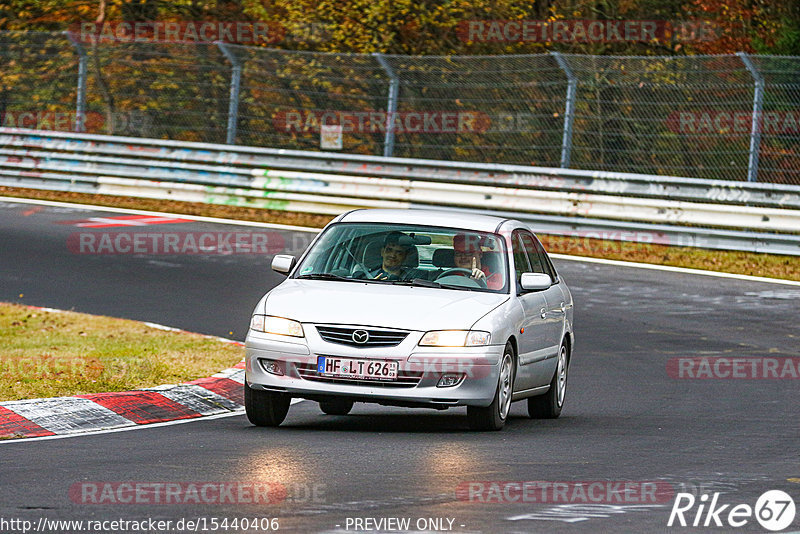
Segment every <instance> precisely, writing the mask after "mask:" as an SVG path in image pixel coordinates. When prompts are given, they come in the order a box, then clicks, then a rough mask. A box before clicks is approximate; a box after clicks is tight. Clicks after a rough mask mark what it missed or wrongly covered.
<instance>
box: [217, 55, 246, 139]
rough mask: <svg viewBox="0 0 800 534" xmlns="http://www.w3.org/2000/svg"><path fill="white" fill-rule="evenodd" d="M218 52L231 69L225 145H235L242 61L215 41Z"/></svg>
mask: <svg viewBox="0 0 800 534" xmlns="http://www.w3.org/2000/svg"><path fill="white" fill-rule="evenodd" d="M215 44H216V45H217V47H218V48H219V49H220V51H221V52H222V53H223V54H224V55H225V57H226V58H228V61H230V62H231V65H232V66H233V68H232V69H231V94H230V98H229V100H228V128H227V132H228V133H227V135H226V138H225V143H226V144H228V145H235V144H236V126H237V124H238V122H239V91H240V90H241V87H242V61H241V60H240V59H239V58H238V57H237V56H236V54H235V53H234V52H233V51H232V50H231V49H230V48H229V47H228V44H227V43H223V42H222V41H215Z"/></svg>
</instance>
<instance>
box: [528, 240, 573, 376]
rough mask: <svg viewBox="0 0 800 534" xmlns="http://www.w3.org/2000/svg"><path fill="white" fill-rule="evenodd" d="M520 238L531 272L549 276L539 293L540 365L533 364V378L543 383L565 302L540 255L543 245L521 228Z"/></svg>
mask: <svg viewBox="0 0 800 534" xmlns="http://www.w3.org/2000/svg"><path fill="white" fill-rule="evenodd" d="M519 237H520V240H521V241H522V245H523V247H524V249H525V254H526V256H527V258H528V263H529V265H530V268H531V271H530V272H533V273H542V274H546V275H548V276H550V281H551V282H552V284H553V285H551V286H550V287H549V288H548V289H546V290H545V291H541V292H539V294H540V295H541V296H543V297H544V300H545V304H544V308H545V312H544V314H542V315H541V317H542V323H541V328H540V331H539V332H538V333H537V336H541V339H542V343H543V345H544V348H543V349H542V352H541V353H540V354H539V357H540V359H541V361H542V365H541V366H538V367H537V372H539V373H541V376H538V375H537V378H536V380H542V381H543V382H544V383H549V382H550V379H551V378H552V376H553V372H554V371H555V364H556V356H558V349H559V347H560V345H561V336H562V335H563V332H564V317H565V303H564V294H563V292H562V291H561V287H560V285H559V284H558V283H557V282H558V280H557V278H556V276H555V272H553V270H552V269H551V268H550V264H549V263H548V261H547V259H546V258H545V256H544V248H543V247H542V245H541V243H539V240H538V239H536V237H535V236H534V235H533V234H532V233H531V232H528V231H526V230H521V231H520V233H519Z"/></svg>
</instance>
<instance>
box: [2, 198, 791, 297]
mask: <svg viewBox="0 0 800 534" xmlns="http://www.w3.org/2000/svg"><path fill="white" fill-rule="evenodd" d="M0 202H20V203H24V204H41V205H44V206H56V207H70V208H81V209H87V210H95V211H111V212H119V213H132V214H140V215H164V216H170V217H183V218H186V219H192V220H195V221H200V222H209V223H218V224H235V225H240V226H255V227H258V228H272V229H276V230H288V231H296V232H311V233H318V232H319V231H320V230H321V228H309V227H307V226H291V225H288V224H276V223H263V222H255V221H238V220H236V219H220V218H217V217H200V216H198V215H183V214H181V213H165V212H160V211H144V210H132V209H128V208H113V207H108V206H94V205H92V204H73V203H71V202H55V201H52V200H39V199H35V198H17V197H3V196H0ZM550 257H553V258H558V259H562V260H569V261H583V262H587V263H603V264H606V265H618V266H620V267H633V268H637V269H654V270H661V271H671V272H676V273H683V274H693V275H699V276H716V277H719V278H732V279H734V280H746V281H750V282H766V283H768V284H786V285H792V286H800V281H796V280H782V279H780V278H767V277H763V276H750V275H746V274H732V273H722V272H719V271H705V270H703V269H689V268H686V267H672V266H669V265H656V264H653V263H637V262H632V261H620V260H606V259H603V258H590V257H587V256H571V255H568V254H550Z"/></svg>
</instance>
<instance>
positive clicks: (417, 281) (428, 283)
mask: <svg viewBox="0 0 800 534" xmlns="http://www.w3.org/2000/svg"><path fill="white" fill-rule="evenodd" d="M392 284H394V285H397V286H420V287H442V284H440V283H439V282H431V281H430V280H425V279H424V278H414V279H413V280H392Z"/></svg>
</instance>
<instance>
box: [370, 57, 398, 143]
mask: <svg viewBox="0 0 800 534" xmlns="http://www.w3.org/2000/svg"><path fill="white" fill-rule="evenodd" d="M372 55H373V56H375V59H377V60H378V63H380V65H381V67H383V70H384V71H386V75H387V76H388V77H389V101H388V102H387V103H386V137H385V139H384V141H383V155H384V157H387V158H388V157H391V156H392V155H393V154H394V115H395V113H397V95H398V94H399V92H400V80H398V79H397V75H396V74H395V72H394V69H393V68H392V66H391V65H389V62H388V61H386V58H385V57H383V54H381V53H380V52H373V54H372Z"/></svg>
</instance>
